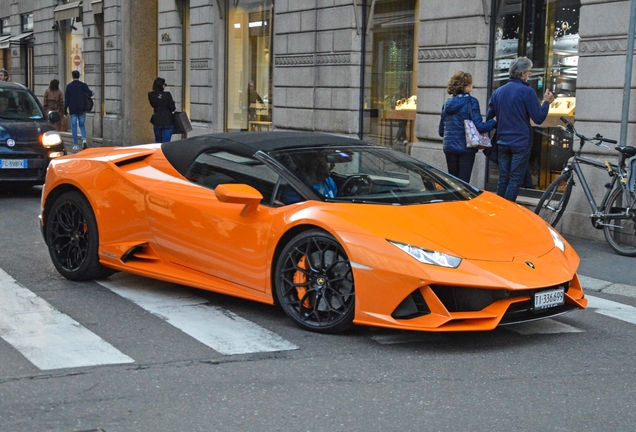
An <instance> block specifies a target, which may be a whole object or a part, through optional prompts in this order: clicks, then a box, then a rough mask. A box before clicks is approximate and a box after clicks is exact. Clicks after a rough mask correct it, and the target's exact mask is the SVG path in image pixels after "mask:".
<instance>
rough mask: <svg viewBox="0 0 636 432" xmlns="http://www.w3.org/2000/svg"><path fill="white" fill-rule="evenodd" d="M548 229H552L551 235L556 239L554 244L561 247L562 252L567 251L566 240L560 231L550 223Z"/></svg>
mask: <svg viewBox="0 0 636 432" xmlns="http://www.w3.org/2000/svg"><path fill="white" fill-rule="evenodd" d="M548 230H550V235H551V236H552V240H554V245H555V246H556V247H558V248H559V249H561V252H565V242H564V241H563V239H562V238H561V236H560V235H559V233H558V232H556V231H555V230H554V228H552V227H551V226H550V225H548Z"/></svg>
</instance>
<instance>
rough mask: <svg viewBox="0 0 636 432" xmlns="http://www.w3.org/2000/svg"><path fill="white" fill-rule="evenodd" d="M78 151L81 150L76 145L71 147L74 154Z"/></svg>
mask: <svg viewBox="0 0 636 432" xmlns="http://www.w3.org/2000/svg"><path fill="white" fill-rule="evenodd" d="M80 150H81V148H80V146H78V145H74V146H73V151H74V152H75V153H77V152H78V151H80Z"/></svg>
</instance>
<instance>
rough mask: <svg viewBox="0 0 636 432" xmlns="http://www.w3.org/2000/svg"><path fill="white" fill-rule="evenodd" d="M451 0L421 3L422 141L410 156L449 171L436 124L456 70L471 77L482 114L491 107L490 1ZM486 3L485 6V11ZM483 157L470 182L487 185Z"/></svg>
mask: <svg viewBox="0 0 636 432" xmlns="http://www.w3.org/2000/svg"><path fill="white" fill-rule="evenodd" d="M485 3H486V5H485V4H484V2H483V1H482V0H447V1H444V2H420V11H419V32H418V33H419V37H418V62H419V65H418V94H417V120H416V122H415V134H416V136H417V138H418V142H417V143H415V144H414V146H413V149H412V151H411V154H412V155H413V156H415V157H417V158H418V159H421V160H423V161H426V162H428V163H430V164H432V165H435V166H437V167H440V168H442V169H446V159H445V158H444V154H443V152H442V138H440V137H439V135H438V132H437V131H438V125H439V120H440V113H441V108H442V104H443V103H444V101H445V100H446V98H447V97H448V94H447V93H446V85H447V83H448V80H449V78H450V77H451V76H452V75H453V74H454V73H455V72H457V71H460V70H462V71H465V72H469V73H470V74H471V75H472V76H473V86H474V90H473V92H472V95H473V96H475V97H476V98H477V99H478V100H479V105H480V108H481V112H482V114H484V115H485V114H486V109H487V103H488V100H487V94H486V93H487V86H488V46H489V45H488V43H489V31H490V26H489V24H488V20H487V18H486V17H485V15H489V14H490V6H489V3H490V2H485ZM485 6H486V8H487V10H484V7H485ZM484 179H485V158H484V157H483V154H482V153H481V152H480V153H479V154H478V155H477V158H476V161H475V166H474V168H473V174H472V178H471V183H473V184H475V185H477V186H480V187H483V185H484Z"/></svg>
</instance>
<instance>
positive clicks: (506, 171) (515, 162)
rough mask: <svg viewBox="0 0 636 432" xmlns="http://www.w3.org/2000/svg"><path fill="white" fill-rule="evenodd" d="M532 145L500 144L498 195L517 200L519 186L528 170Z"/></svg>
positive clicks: (498, 153)
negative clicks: (514, 145)
mask: <svg viewBox="0 0 636 432" xmlns="http://www.w3.org/2000/svg"><path fill="white" fill-rule="evenodd" d="M530 150H532V148H531V147H511V146H507V145H501V144H499V146H498V150H497V158H498V162H499V181H498V182H497V195H499V196H501V197H504V198H505V199H507V200H509V201H516V200H517V195H519V188H520V187H521V183H523V179H524V177H525V176H526V172H527V170H528V162H529V161H530Z"/></svg>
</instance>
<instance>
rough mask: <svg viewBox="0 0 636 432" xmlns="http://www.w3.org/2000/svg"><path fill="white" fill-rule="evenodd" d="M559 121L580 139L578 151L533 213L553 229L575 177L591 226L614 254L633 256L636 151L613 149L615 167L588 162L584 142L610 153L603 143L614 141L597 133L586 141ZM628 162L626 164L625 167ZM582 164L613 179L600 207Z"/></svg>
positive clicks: (631, 148)
mask: <svg viewBox="0 0 636 432" xmlns="http://www.w3.org/2000/svg"><path fill="white" fill-rule="evenodd" d="M561 121H562V122H563V123H565V127H564V126H562V125H560V126H559V127H560V128H562V129H563V130H565V131H567V132H569V133H571V134H573V135H575V136H576V137H578V138H579V139H580V145H579V149H578V150H577V151H576V153H575V154H574V156H573V157H571V158H570V160H569V162H568V164H567V165H566V167H565V168H564V169H563V171H562V173H561V175H560V176H559V177H557V178H556V179H555V180H554V181H553V182H552V183H551V184H550V186H548V188H547V189H546V190H545V192H544V193H543V195H541V198H540V199H539V203H538V204H537V207H536V209H535V213H536V214H538V215H539V216H541V217H542V218H543V219H544V220H545V221H546V222H548V223H549V224H550V225H552V226H553V227H554V226H556V224H557V223H558V222H559V220H560V219H561V217H562V216H563V213H564V212H565V208H566V207H567V205H568V202H569V200H570V195H571V194H572V189H573V188H574V186H575V184H576V183H575V178H574V177H575V174H576V177H578V179H579V181H580V183H581V186H582V187H583V192H584V193H585V196H586V198H587V201H588V203H589V204H590V207H591V208H592V214H591V215H590V219H591V221H592V226H593V227H594V228H596V229H602V230H603V234H604V235H605V240H606V241H607V243H608V244H609V245H610V247H611V248H612V249H614V251H615V252H616V253H618V254H620V255H626V256H636V194H635V192H634V181H635V180H636V157H635V156H636V148H634V147H631V146H616V147H614V148H615V149H616V150H617V151H618V152H619V156H618V164H616V165H614V164H612V163H610V162H609V161H604V162H600V161H595V160H592V159H587V158H585V157H582V156H581V150H582V149H583V146H584V145H585V143H586V142H591V143H593V144H594V145H596V146H598V147H604V148H606V149H608V150H611V149H610V147H609V146H607V145H605V144H603V143H609V144H616V143H617V142H616V141H615V140H611V139H607V138H603V136H602V135H600V134H596V136H595V137H594V138H588V137H586V136H584V135H581V134H579V133H577V131H576V129H574V125H572V123H570V122H569V121H567V120H566V119H565V118H563V117H561ZM628 159H629V164H628V166H626V160H628ZM581 164H585V165H590V166H593V167H596V168H601V169H605V170H607V173H608V175H609V176H610V178H611V179H612V180H611V182H609V183H607V184H605V188H606V189H607V191H606V192H605V196H604V197H603V200H602V201H601V204H600V205H597V203H596V200H595V199H594V196H593V195H592V191H591V190H590V187H589V185H588V183H587V181H586V179H585V175H584V174H583V171H582V170H581ZM628 168H629V170H628Z"/></svg>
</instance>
